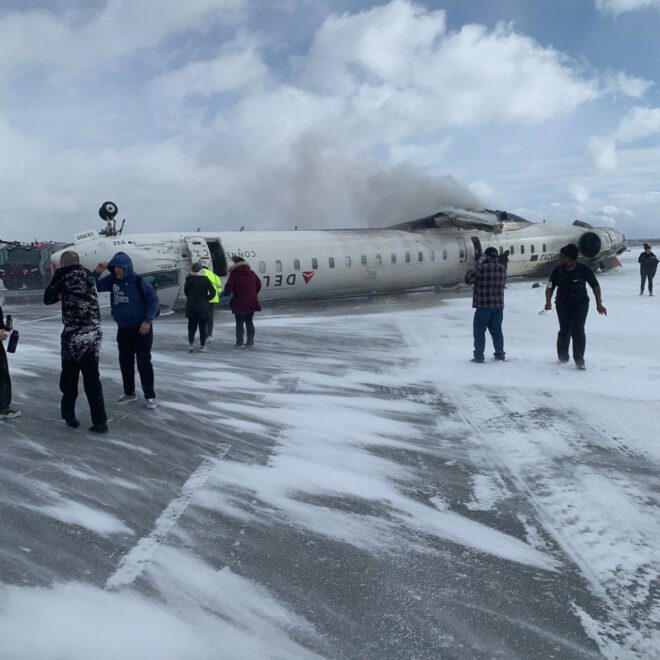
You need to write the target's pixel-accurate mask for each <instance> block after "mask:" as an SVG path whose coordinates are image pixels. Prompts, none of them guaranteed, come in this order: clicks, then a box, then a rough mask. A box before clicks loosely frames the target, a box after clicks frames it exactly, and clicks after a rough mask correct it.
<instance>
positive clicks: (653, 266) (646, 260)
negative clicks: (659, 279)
mask: <svg viewBox="0 0 660 660" xmlns="http://www.w3.org/2000/svg"><path fill="white" fill-rule="evenodd" d="M637 261H638V263H639V274H640V277H641V279H642V282H641V284H640V287H639V295H640V296H641V295H643V294H644V284H645V283H646V280H647V279H648V281H649V296H652V295H653V278H654V277H655V272H656V271H657V270H658V258H657V257H656V256H655V254H653V252H651V246H650V245H649V244H648V243H644V252H642V254H640V255H639V259H637Z"/></svg>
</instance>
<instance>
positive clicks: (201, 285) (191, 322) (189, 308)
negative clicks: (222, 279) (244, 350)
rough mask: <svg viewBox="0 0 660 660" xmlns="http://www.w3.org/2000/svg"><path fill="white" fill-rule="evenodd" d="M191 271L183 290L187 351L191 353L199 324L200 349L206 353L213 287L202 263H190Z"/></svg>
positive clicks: (213, 293) (213, 296)
mask: <svg viewBox="0 0 660 660" xmlns="http://www.w3.org/2000/svg"><path fill="white" fill-rule="evenodd" d="M191 271H192V272H191V273H190V275H188V277H186V283H185V285H184V287H183V291H184V293H185V294H186V318H187V319H188V343H189V347H188V352H190V353H192V352H193V351H194V350H195V348H194V345H193V344H194V342H195V333H196V332H197V326H198V325H199V344H200V349H199V350H200V351H201V352H202V353H206V350H207V349H206V337H207V334H206V324H207V322H208V319H209V317H210V315H211V302H210V301H211V300H213V298H215V287H214V286H213V284H212V283H211V280H209V278H208V277H206V275H204V271H203V270H202V264H199V263H196V264H193V265H192V268H191Z"/></svg>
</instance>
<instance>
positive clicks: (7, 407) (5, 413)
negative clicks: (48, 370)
mask: <svg viewBox="0 0 660 660" xmlns="http://www.w3.org/2000/svg"><path fill="white" fill-rule="evenodd" d="M10 329H11V328H7V327H5V316H4V314H3V312H2V307H0V419H16V418H17V417H20V416H21V411H20V410H15V409H14V408H12V407H11V376H10V375H9V363H8V362H7V353H5V347H4V345H3V343H2V342H3V341H4V340H5V339H7V338H8V337H9V330H10Z"/></svg>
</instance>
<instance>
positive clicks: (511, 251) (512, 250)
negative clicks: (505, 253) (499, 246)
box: [509, 245, 515, 255]
mask: <svg viewBox="0 0 660 660" xmlns="http://www.w3.org/2000/svg"><path fill="white" fill-rule="evenodd" d="M514 252H515V250H514V249H513V245H512V246H511V249H510V250H509V254H511V255H512V254H513V253H514Z"/></svg>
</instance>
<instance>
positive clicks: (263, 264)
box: [259, 261, 266, 273]
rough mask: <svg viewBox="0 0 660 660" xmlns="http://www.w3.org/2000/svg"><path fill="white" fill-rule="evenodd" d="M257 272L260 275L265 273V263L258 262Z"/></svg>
mask: <svg viewBox="0 0 660 660" xmlns="http://www.w3.org/2000/svg"><path fill="white" fill-rule="evenodd" d="M259 272H260V273H265V272H266V262H265V261H260V262H259Z"/></svg>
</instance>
